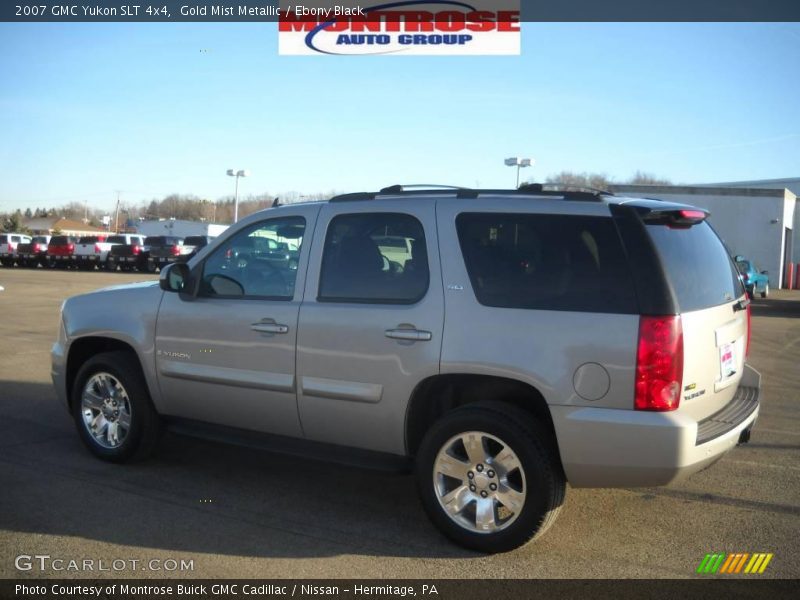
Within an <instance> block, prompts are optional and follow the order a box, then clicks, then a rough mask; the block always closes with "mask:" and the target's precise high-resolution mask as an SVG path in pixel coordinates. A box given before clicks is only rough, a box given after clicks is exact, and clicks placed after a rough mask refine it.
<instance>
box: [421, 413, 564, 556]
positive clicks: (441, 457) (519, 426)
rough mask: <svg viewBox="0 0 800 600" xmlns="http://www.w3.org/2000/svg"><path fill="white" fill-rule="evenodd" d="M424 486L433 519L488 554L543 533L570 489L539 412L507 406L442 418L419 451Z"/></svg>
mask: <svg viewBox="0 0 800 600" xmlns="http://www.w3.org/2000/svg"><path fill="white" fill-rule="evenodd" d="M417 485H418V487H419V491H420V495H421V498H422V503H423V506H424V508H425V511H426V512H427V513H428V516H429V517H430V519H431V520H432V521H433V522H434V524H435V525H436V526H437V527H439V529H440V530H441V531H442V532H443V533H444V534H445V535H446V536H447V537H449V538H450V539H452V540H453V541H455V542H456V543H458V544H460V545H462V546H464V547H467V548H471V549H474V550H479V551H482V552H505V551H508V550H513V549H514V548H517V547H519V546H522V545H523V544H525V543H527V542H528V541H530V540H532V539H534V538H536V537H538V536H540V535H542V534H543V533H544V532H545V531H546V530H547V529H548V528H549V527H550V525H551V524H552V523H553V521H554V520H555V518H556V515H557V514H558V512H559V510H560V508H561V505H562V504H563V502H564V494H565V490H566V482H565V479H564V474H563V470H562V468H561V464H560V462H559V460H558V457H557V451H556V450H555V443H554V442H553V440H552V436H551V435H550V434H549V433H548V432H547V431H546V429H545V428H544V427H542V426H541V425H539V424H538V423H537V422H536V421H535V417H534V416H533V415H531V414H529V413H527V412H524V411H520V410H517V409H516V408H515V407H513V406H508V405H505V404H501V403H496V404H476V405H467V406H465V407H463V408H459V409H456V410H454V411H452V412H450V413H448V414H447V415H445V416H444V417H443V418H442V419H440V420H439V421H438V422H437V423H435V424H434V425H433V426H432V427H431V429H430V430H429V431H428V433H427V434H426V435H425V438H424V439H423V441H422V444H421V446H420V449H419V453H418V455H417Z"/></svg>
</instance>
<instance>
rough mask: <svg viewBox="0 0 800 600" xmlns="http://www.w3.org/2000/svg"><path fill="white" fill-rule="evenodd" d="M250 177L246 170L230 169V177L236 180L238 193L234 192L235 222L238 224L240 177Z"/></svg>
mask: <svg viewBox="0 0 800 600" xmlns="http://www.w3.org/2000/svg"><path fill="white" fill-rule="evenodd" d="M249 175H250V171H248V170H246V169H239V170H238V171H237V170H236V169H228V176H229V177H235V178H236V191H235V192H234V196H233V222H234V223H236V222H237V221H238V220H239V177H247V176H249Z"/></svg>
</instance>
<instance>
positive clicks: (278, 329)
mask: <svg viewBox="0 0 800 600" xmlns="http://www.w3.org/2000/svg"><path fill="white" fill-rule="evenodd" d="M250 329H252V330H253V331H259V332H261V333H289V326H288V325H281V324H279V323H263V322H261V323H253V324H252V325H250Z"/></svg>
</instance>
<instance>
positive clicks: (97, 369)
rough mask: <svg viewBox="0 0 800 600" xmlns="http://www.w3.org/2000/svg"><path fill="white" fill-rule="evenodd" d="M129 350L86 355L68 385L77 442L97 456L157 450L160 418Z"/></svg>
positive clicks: (139, 455)
mask: <svg viewBox="0 0 800 600" xmlns="http://www.w3.org/2000/svg"><path fill="white" fill-rule="evenodd" d="M135 360H136V359H135V357H134V356H133V355H131V354H130V353H129V352H107V353H103V354H98V355H97V356H95V357H93V358H91V359H89V360H88V361H87V362H86V363H85V364H84V365H83V366H82V367H81V369H80V370H79V371H78V375H77V377H76V378H75V384H74V386H73V388H72V416H73V418H74V420H75V425H76V426H77V428H78V433H79V434H80V437H81V440H82V441H83V443H84V444H85V445H86V447H87V448H88V449H89V450H90V451H91V452H92V454H94V455H95V456H97V457H98V458H102V459H103V460H108V461H111V462H125V461H130V460H139V459H143V458H146V457H147V456H149V455H150V454H152V453H153V451H154V450H155V448H156V445H157V443H158V439H159V436H160V433H161V422H160V420H159V417H158V414H157V413H156V410H155V408H154V407H153V403H152V401H151V400H150V394H149V392H148V390H147V385H146V384H145V381H144V378H143V376H142V374H141V372H140V370H139V369H138V365H136V363H135Z"/></svg>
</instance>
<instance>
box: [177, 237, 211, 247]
mask: <svg viewBox="0 0 800 600" xmlns="http://www.w3.org/2000/svg"><path fill="white" fill-rule="evenodd" d="M183 243H184V245H186V246H205V245H206V243H207V241H206V237H205V236H203V235H190V236H189V237H187V238H186V239H185V240H184V241H183Z"/></svg>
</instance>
